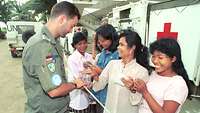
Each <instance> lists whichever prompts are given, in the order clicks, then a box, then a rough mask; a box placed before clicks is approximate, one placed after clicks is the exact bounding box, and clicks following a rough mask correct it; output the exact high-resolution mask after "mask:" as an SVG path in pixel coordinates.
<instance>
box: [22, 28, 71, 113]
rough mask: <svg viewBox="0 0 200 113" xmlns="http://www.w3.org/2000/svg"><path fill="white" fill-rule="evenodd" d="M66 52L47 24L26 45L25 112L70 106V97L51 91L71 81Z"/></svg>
mask: <svg viewBox="0 0 200 113" xmlns="http://www.w3.org/2000/svg"><path fill="white" fill-rule="evenodd" d="M62 54H63V53H62V49H61V46H60V44H59V41H56V40H55V38H53V37H52V35H51V34H50V32H49V31H48V29H47V27H45V26H44V27H43V28H42V30H41V32H39V33H37V34H36V35H34V36H33V37H31V38H30V40H29V41H28V43H27V44H26V46H25V48H24V51H23V57H22V65H23V79H24V90H25V93H26V95H27V102H26V104H25V113H61V112H63V111H64V109H65V108H66V106H68V103H69V96H62V97H56V98H51V97H50V96H48V94H47V93H48V92H49V91H51V90H53V89H55V88H57V87H58V86H59V85H61V84H62V83H66V82H67V80H66V76H65V71H64V62H63V57H62Z"/></svg>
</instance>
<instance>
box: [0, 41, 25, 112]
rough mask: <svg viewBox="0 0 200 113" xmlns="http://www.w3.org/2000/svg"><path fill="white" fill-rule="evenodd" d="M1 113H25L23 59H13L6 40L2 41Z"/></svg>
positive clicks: (0, 54)
mask: <svg viewBox="0 0 200 113" xmlns="http://www.w3.org/2000/svg"><path fill="white" fill-rule="evenodd" d="M0 93H1V96H0V113H23V112H24V103H25V98H26V96H25V93H24V89H23V80H22V69H21V58H12V57H11V55H10V52H9V48H8V44H7V42H6V40H0Z"/></svg>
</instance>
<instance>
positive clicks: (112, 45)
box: [93, 24, 119, 113]
mask: <svg viewBox="0 0 200 113" xmlns="http://www.w3.org/2000/svg"><path fill="white" fill-rule="evenodd" d="M95 37H96V38H97V39H96V41H97V42H96V44H97V45H96V46H97V48H98V47H100V48H101V50H100V51H101V52H100V53H99V54H98V55H97V57H96V65H97V66H98V67H99V69H98V70H99V71H98V73H97V75H100V73H101V71H102V69H104V68H105V67H106V65H107V64H108V62H110V61H111V60H114V59H118V58H119V54H118V52H117V46H118V40H119V39H118V35H117V32H116V30H115V28H114V27H113V26H112V25H110V24H105V25H102V26H100V27H99V28H97V29H96V34H95ZM93 94H94V95H95V97H97V99H98V100H99V101H100V102H101V103H102V104H105V101H106V95H107V86H105V87H104V88H103V89H101V90H98V91H97V92H93ZM96 112H97V113H103V108H102V107H101V106H100V105H99V104H98V103H97V105H96Z"/></svg>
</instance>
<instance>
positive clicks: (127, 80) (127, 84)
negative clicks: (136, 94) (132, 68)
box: [121, 77, 134, 89]
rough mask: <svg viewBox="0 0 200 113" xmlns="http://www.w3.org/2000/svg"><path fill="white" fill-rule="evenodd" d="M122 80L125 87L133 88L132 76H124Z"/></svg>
mask: <svg viewBox="0 0 200 113" xmlns="http://www.w3.org/2000/svg"><path fill="white" fill-rule="evenodd" d="M121 81H122V82H123V83H124V85H125V87H127V88H128V89H131V88H132V87H133V85H134V82H133V79H132V78H131V77H123V78H121Z"/></svg>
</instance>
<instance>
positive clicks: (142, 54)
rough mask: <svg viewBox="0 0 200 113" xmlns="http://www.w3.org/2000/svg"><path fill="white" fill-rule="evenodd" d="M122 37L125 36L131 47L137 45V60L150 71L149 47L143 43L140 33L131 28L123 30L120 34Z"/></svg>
mask: <svg viewBox="0 0 200 113" xmlns="http://www.w3.org/2000/svg"><path fill="white" fill-rule="evenodd" d="M121 37H125V39H126V42H127V44H128V47H129V48H132V47H133V46H136V48H135V51H134V56H135V58H136V62H137V63H139V64H140V65H142V66H143V67H145V68H146V69H147V70H148V71H149V72H150V66H149V53H148V48H147V47H146V46H144V45H143V44H142V42H141V38H140V36H139V35H138V33H137V32H135V31H131V30H122V31H121V33H120V35H119V38H121Z"/></svg>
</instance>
